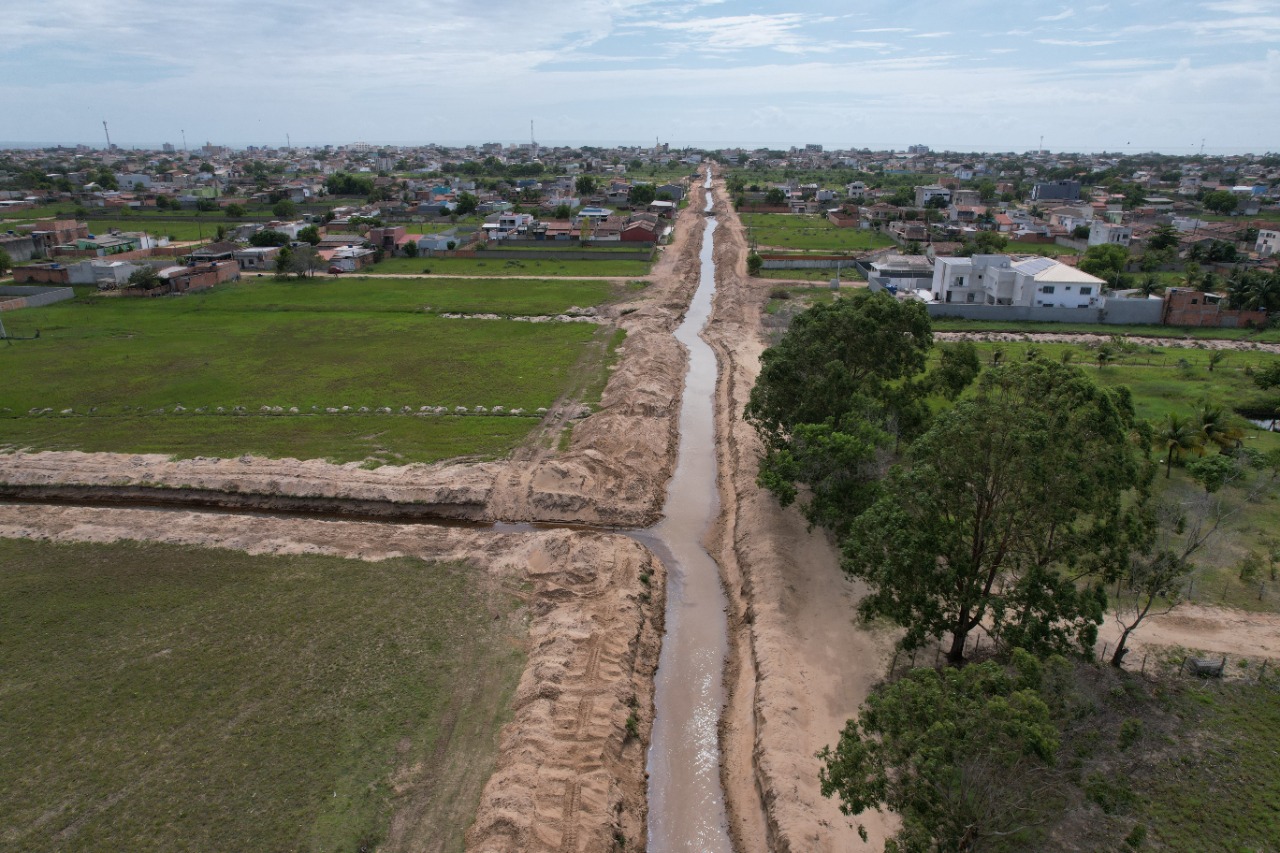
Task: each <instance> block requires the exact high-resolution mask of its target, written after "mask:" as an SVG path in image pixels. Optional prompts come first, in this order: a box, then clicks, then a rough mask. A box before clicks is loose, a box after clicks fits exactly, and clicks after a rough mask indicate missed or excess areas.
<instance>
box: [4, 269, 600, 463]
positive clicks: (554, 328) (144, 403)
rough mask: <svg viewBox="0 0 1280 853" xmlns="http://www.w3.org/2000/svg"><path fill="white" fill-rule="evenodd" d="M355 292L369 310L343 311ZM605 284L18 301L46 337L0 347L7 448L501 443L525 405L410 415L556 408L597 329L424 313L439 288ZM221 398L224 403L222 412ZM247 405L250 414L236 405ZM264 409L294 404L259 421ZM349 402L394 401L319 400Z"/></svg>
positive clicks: (537, 297) (180, 449)
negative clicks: (28, 305)
mask: <svg viewBox="0 0 1280 853" xmlns="http://www.w3.org/2000/svg"><path fill="white" fill-rule="evenodd" d="M362 292H363V294H364V295H367V296H368V302H369V303H370V304H369V305H367V306H364V307H366V308H367V309H369V310H344V309H348V308H352V307H354V306H358V305H360V301H361V300H360V297H361V295H362ZM610 292H611V290H610V288H609V286H608V285H606V284H604V283H600V282H526V281H521V282H475V283H472V282H449V281H442V282H440V283H439V285H436V284H435V283H428V282H423V281H411V280H403V281H401V280H394V281H386V282H378V281H376V280H370V281H367V282H361V281H358V280H339V281H336V282H331V281H327V280H326V281H323V282H321V281H316V282H296V283H287V284H286V283H277V282H273V281H266V280H264V282H263V283H261V284H257V283H254V284H240V285H231V286H226V287H221V288H217V289H215V290H214V291H213V292H211V293H208V294H193V295H191V296H187V297H181V298H170V299H151V300H145V299H106V298H98V297H84V298H81V299H77V300H75V301H71V302H64V303H58V304H56V305H51V306H48V307H46V308H39V309H30V310H24V311H17V312H11V313H10V314H8V315H6V319H5V325H6V327H7V328H8V330H9V333H10V334H11V335H15V336H20V337H21V336H27V335H31V334H33V333H34V331H35V330H36V329H39V330H40V332H41V336H40V338H39V339H36V340H22V341H16V342H15V343H14V344H13V345H12V346H5V347H0V375H3V376H4V377H5V381H4V382H3V383H0V444H5V445H9V446H14V445H17V446H30V447H39V448H62V449H68V448H71V447H77V446H78V447H81V448H82V449H85V450H118V451H122V452H141V451H144V450H147V451H157V452H172V453H174V454H177V455H181V456H193V455H218V456H226V455H238V454H239V453H243V452H260V453H265V454H267V455H271V456H295V457H300V458H327V459H334V460H339V461H349V460H358V459H363V458H366V455H368V453H370V452H374V451H376V452H377V453H379V454H382V455H380V456H376V457H375V458H385V459H386V460H387V461H394V460H402V459H403V460H407V461H434V460H436V459H440V458H445V457H447V456H452V455H474V454H479V455H484V456H492V455H497V454H501V453H503V452H505V451H506V450H509V449H510V447H511V446H513V445H514V444H515V443H517V442H518V441H519V440H520V439H521V438H523V436H524V435H525V434H526V433H527V432H528V429H529V428H530V424H529V423H528V422H527V421H528V419H523V418H497V419H493V418H473V417H466V418H453V417H448V418H441V417H409V416H403V415H400V414H399V412H400V411H401V410H402V408H403V407H405V406H408V407H410V408H411V409H413V410H415V411H416V410H418V409H419V408H421V407H422V406H446V407H449V408H450V409H452V408H454V407H457V406H464V407H466V408H468V409H474V408H475V407H477V406H483V407H486V408H491V407H493V406H503V407H505V408H507V409H514V408H522V409H525V410H526V411H528V412H533V411H534V410H536V409H537V408H539V407H543V406H550V405H551V404H552V403H553V402H554V401H555V400H556V398H557V397H559V396H560V395H561V394H562V393H563V391H564V387H565V384H566V382H567V381H568V380H569V378H570V375H571V373H572V372H573V371H574V370H575V369H578V370H580V369H582V367H581V366H580V364H579V363H580V361H581V359H582V357H583V354H584V352H585V351H586V349H587V348H588V347H589V346H590V345H591V344H592V341H593V340H594V339H595V336H596V334H597V332H598V327H596V326H595V325H593V324H587V323H536V324H535V323H527V322H518V321H513V320H450V319H444V318H441V317H437V316H434V314H433V313H425V312H424V311H423V310H422V309H423V308H425V307H426V304H428V300H430V304H431V306H432V311H433V312H434V311H444V310H450V311H494V310H497V311H509V312H511V313H525V312H528V313H542V312H545V311H560V310H563V309H564V308H566V307H568V306H569V305H570V304H575V303H576V304H580V305H586V304H591V303H593V302H598V301H599V299H600V297H601V296H602V295H604V294H608V293H610ZM308 299H310V300H312V304H311V306H310V308H308V306H307V302H306V300H308ZM593 369H600V368H598V367H596V368H593ZM178 406H181V407H183V408H185V409H186V410H187V411H186V412H176V413H175V412H174V409H175V407H178ZM219 406H221V407H223V408H224V409H225V410H227V413H226V414H224V415H221V416H219V415H217V414H215V410H216V408H217V407H219ZM236 406H241V407H243V408H244V410H245V412H246V414H247V415H249V416H251V417H236V416H233V415H232V414H231V413H230V412H231V410H232V409H233V408H234V407H236ZM263 406H268V407H276V406H279V407H282V408H283V409H284V410H286V412H287V410H289V409H290V408H294V407H296V408H298V409H299V410H300V414H299V415H297V416H290V415H287V414H285V415H281V416H280V417H262V416H260V414H259V413H260V410H261V408H262V407H263ZM343 406H349V407H350V408H351V409H352V410H358V409H359V408H361V407H366V408H369V409H371V410H372V409H377V408H380V407H389V408H391V409H392V410H393V411H394V412H396V413H397V414H396V415H394V416H391V415H387V416H376V415H372V414H371V415H370V416H369V417H368V418H360V417H358V416H357V415H356V414H354V413H351V414H326V413H325V410H326V409H331V408H332V409H341V408H342V407H343ZM312 407H315V409H313V408H312ZM199 408H205V409H206V412H204V413H198V412H196V411H195V410H196V409H199ZM32 409H37V410H43V409H51V410H53V411H52V413H46V414H44V415H33V414H32V413H31V410H32ZM67 409H70V410H72V414H70V415H67V416H63V415H62V413H63V411H64V410H67ZM95 410H96V411H95ZM160 410H163V412H164V414H161V413H160ZM49 415H53V416H52V417H51V416H49ZM366 436H368V438H364V437H366Z"/></svg>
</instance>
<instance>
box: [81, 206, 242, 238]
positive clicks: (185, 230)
mask: <svg viewBox="0 0 1280 853" xmlns="http://www.w3.org/2000/svg"><path fill="white" fill-rule="evenodd" d="M87 221H88V223H89V233H90V234H94V235H96V236H99V237H100V236H102V235H103V234H106V233H107V232H108V231H110V230H111V229H112V228H114V229H116V230H117V231H146V232H147V233H148V234H155V235H158V236H167V237H172V238H173V239H175V240H209V241H212V240H213V238H214V237H215V236H217V233H218V226H219V225H221V226H222V227H224V228H226V229H228V230H230V229H232V228H235V227H236V226H237V225H239V224H240V222H239V220H235V219H228V218H226V217H225V216H221V215H219V214H216V213H211V214H206V215H205V216H202V217H200V218H198V219H197V218H194V217H182V218H173V219H159V218H153V217H145V216H130V217H122V218H119V219H90V220H87Z"/></svg>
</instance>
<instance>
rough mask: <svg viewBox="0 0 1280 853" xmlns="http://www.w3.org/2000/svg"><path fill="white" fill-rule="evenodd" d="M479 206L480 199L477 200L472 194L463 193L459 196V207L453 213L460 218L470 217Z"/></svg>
mask: <svg viewBox="0 0 1280 853" xmlns="http://www.w3.org/2000/svg"><path fill="white" fill-rule="evenodd" d="M479 206H480V199H478V198H476V197H475V196H474V195H472V194H471V193H462V194H461V195H460V196H458V206H457V207H455V208H454V210H453V212H454V213H456V214H458V215H459V216H469V215H470V214H472V213H475V212H476V209H477V208H478V207H479Z"/></svg>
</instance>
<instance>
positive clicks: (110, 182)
mask: <svg viewBox="0 0 1280 853" xmlns="http://www.w3.org/2000/svg"><path fill="white" fill-rule="evenodd" d="M93 182H94V183H95V184H97V185H98V186H100V187H102V188H103V189H104V190H118V189H120V182H119V181H118V180H116V175H115V172H112V171H111V170H110V169H108V168H107V167H106V166H103V167H102V168H100V169H98V171H97V172H95V173H94V175H93Z"/></svg>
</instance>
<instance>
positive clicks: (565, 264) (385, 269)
mask: <svg viewBox="0 0 1280 853" xmlns="http://www.w3.org/2000/svg"><path fill="white" fill-rule="evenodd" d="M501 255H502V253H501V252H493V253H492V256H486V255H485V253H484V252H480V253H478V256H477V257H474V258H387V259H386V260H384V261H382V262H381V263H378V264H374V265H373V266H371V267H366V268H365V269H364V270H362V271H361V272H362V274H365V275H420V274H421V273H422V271H423V270H424V269H430V270H431V274H432V275H461V276H473V275H474V276H553V277H558V276H566V277H571V278H572V277H578V278H581V277H601V278H606V277H607V278H626V277H631V276H643V275H648V274H649V267H650V264H649V263H648V262H647V261H617V260H609V259H608V258H601V259H600V260H592V261H556V260H545V261H544V260H529V261H523V260H514V259H512V260H508V259H504V258H503V257H502V256H501Z"/></svg>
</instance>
